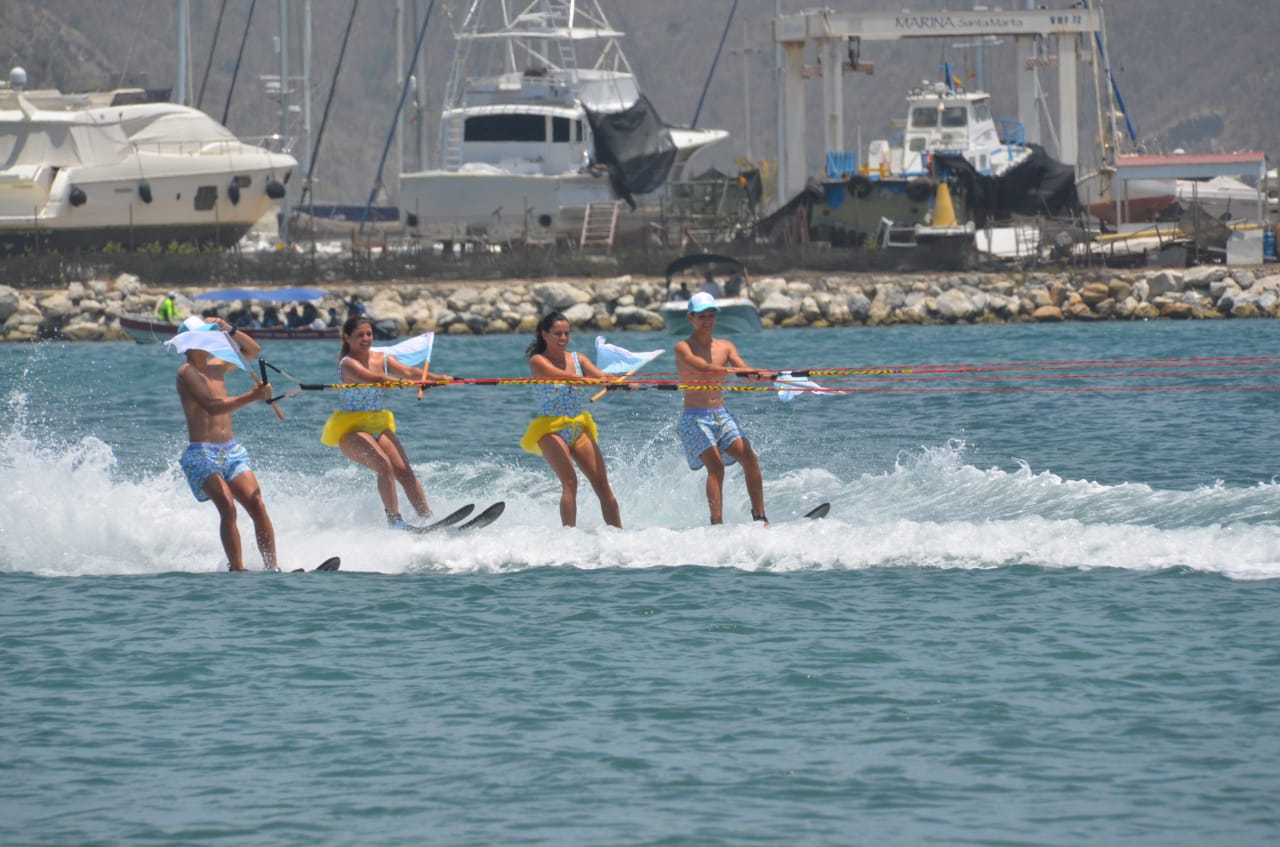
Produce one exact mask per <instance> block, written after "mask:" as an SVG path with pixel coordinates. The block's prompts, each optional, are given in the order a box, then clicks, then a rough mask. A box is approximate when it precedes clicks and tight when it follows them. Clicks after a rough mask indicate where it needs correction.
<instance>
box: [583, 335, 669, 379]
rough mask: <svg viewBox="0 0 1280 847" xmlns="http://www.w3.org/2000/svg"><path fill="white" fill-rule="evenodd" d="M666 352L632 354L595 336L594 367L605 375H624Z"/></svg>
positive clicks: (602, 337)
mask: <svg viewBox="0 0 1280 847" xmlns="http://www.w3.org/2000/svg"><path fill="white" fill-rule="evenodd" d="M665 352H667V351H666V350H649V351H647V352H644V353H632V352H631V351H630V350H626V349H624V348H622V347H619V346H618V345H616V344H610V343H608V342H607V341H605V340H604V336H603V335H597V336H596V367H598V368H599V369H600V370H602V371H604V372H605V373H607V374H625V373H630V372H631V371H634V370H636V369H638V368H640V367H642V366H644V365H646V364H648V363H649V362H652V361H653V360H654V359H656V358H658V357H659V356H661V355H662V354H663V353H665Z"/></svg>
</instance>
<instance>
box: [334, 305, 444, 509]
mask: <svg viewBox="0 0 1280 847" xmlns="http://www.w3.org/2000/svg"><path fill="white" fill-rule="evenodd" d="M372 347H373V321H372V320H371V319H370V318H369V317H368V316H367V315H363V314H357V315H353V316H351V317H349V318H347V320H346V323H344V324H343V325H342V353H341V354H340V355H339V357H338V378H339V381H341V382H344V383H364V384H367V385H368V387H365V388H344V389H342V390H340V391H339V392H338V410H337V411H335V412H334V413H333V414H332V415H330V416H329V420H328V421H327V422H326V423H325V425H324V431H323V432H322V433H321V435H320V440H321V441H322V442H323V443H325V444H327V445H328V446H330V447H339V448H341V450H342V452H343V454H344V455H345V456H346V457H347V458H348V459H350V460H351V461H353V462H355V463H356V464H358V465H363V466H364V467H366V468H369V469H370V470H371V471H373V472H374V473H375V474H377V476H378V496H379V497H381V498H382V508H383V509H384V510H385V511H386V514H387V526H389V527H390V528H391V529H404V528H405V527H406V526H407V524H406V523H405V521H404V518H402V517H401V516H400V505H399V499H398V496H397V494H396V483H397V482H399V483H400V486H401V487H402V488H404V493H405V496H407V497H408V498H409V502H410V503H411V504H413V508H414V511H416V512H417V513H418V515H419V516H420V517H423V518H429V517H431V507H430V506H428V505H427V495H426V493H425V492H423V490H422V483H420V482H419V481H418V478H417V477H416V476H414V473H413V468H412V467H411V466H410V464H409V457H408V455H407V454H406V453H405V450H404V445H403V444H401V443H400V439H399V438H397V437H396V419H395V415H393V414H392V413H391V411H390V410H388V409H386V408H384V405H383V401H384V398H385V392H386V389H384V388H380V387H378V385H377V384H378V383H395V382H399V381H402V380H421V379H424V378H425V377H426V375H427V373H428V368H429V363H428V366H426V367H424V368H423V369H422V370H421V371H418V370H417V369H416V368H411V367H409V366H408V365H405V364H403V363H402V362H400V361H399V360H397V359H396V358H395V357H394V356H391V355H388V354H385V353H378V352H375V351H374V350H372ZM431 376H432V377H433V378H435V379H441V380H448V379H452V377H449V376H446V375H444V374H431Z"/></svg>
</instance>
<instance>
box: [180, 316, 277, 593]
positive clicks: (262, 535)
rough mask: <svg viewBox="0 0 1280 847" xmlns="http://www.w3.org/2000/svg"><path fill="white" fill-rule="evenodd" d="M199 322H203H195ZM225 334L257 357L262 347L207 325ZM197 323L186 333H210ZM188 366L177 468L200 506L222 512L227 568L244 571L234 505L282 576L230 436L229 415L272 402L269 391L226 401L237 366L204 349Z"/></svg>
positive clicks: (242, 454)
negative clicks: (245, 515) (244, 515)
mask: <svg viewBox="0 0 1280 847" xmlns="http://www.w3.org/2000/svg"><path fill="white" fill-rule="evenodd" d="M189 320H191V321H197V322H199V321H201V320H202V319H201V318H191V319H189ZM208 320H209V322H210V323H211V324H214V325H216V326H217V327H218V329H221V330H223V331H225V332H227V333H229V336H230V338H231V341H232V342H233V343H234V344H236V346H237V347H239V348H240V351H241V353H242V354H243V356H244V357H246V358H253V357H254V356H256V355H258V353H259V351H260V350H261V347H260V346H259V345H258V342H256V341H254V340H253V339H252V338H250V337H249V336H248V334H246V333H244V332H240V331H238V330H237V329H236V328H235V327H233V326H232V325H231V324H229V323H227V322H226V321H224V320H223V319H222V318H218V317H214V318H209V319H208ZM203 326H204V325H203V324H199V323H197V324H196V325H195V326H189V327H188V328H187V329H186V331H187V332H202V331H209V330H205V329H204V328H203ZM186 357H187V361H186V362H185V363H184V364H183V365H182V366H181V367H179V368H178V397H179V398H180V399H181V400H182V411H183V414H185V415H186V418H187V440H188V442H189V443H188V444H187V449H186V450H184V451H183V453H182V458H181V459H180V461H179V464H180V465H181V467H182V473H183V474H184V475H185V476H186V478H187V484H188V485H189V486H190V487H191V493H192V494H194V495H195V498H196V500H198V501H200V502H205V501H207V500H212V501H213V504H214V505H215V506H217V507H218V535H219V536H220V537H221V539H222V549H223V551H225V552H226V554H227V566H228V568H229V569H230V570H233V571H243V570H244V569H245V568H244V555H243V554H242V552H241V548H240V530H239V528H238V527H237V524H236V503H239V504H240V505H241V506H243V507H244V510H245V511H246V512H248V514H249V517H250V519H251V520H252V521H253V535H254V538H255V539H256V540H257V543H258V552H259V553H261V554H262V564H263V566H264V567H265V568H266V569H267V570H278V569H279V565H278V564H277V559H276V535H275V528H274V527H273V526H272V525H271V518H270V516H268V514H267V506H266V503H265V502H264V501H263V499H262V490H261V489H260V488H259V487H258V480H257V478H256V477H255V476H254V474H253V468H252V467H250V462H249V451H248V450H246V449H245V448H244V447H243V446H242V445H241V444H239V443H238V442H237V441H236V439H235V435H234V434H233V433H232V431H231V414H232V412H235V411H236V410H237V409H242V408H244V407H245V406H247V405H249V404H250V403H253V402H256V401H258V400H270V399H271V386H270V385H269V384H267V383H260V384H258V385H256V386H255V387H254V388H252V389H250V390H249V391H246V392H244V393H243V394H239V395H237V396H235V397H229V396H228V395H227V383H226V374H227V372H228V371H230V370H232V369H234V368H235V367H236V366H235V365H233V364H232V363H230V362H227V361H224V360H222V359H219V358H217V357H215V356H214V355H213V354H211V353H209V352H207V351H205V350H200V349H189V350H187V351H186Z"/></svg>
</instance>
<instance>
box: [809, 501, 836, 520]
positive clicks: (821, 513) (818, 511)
mask: <svg viewBox="0 0 1280 847" xmlns="http://www.w3.org/2000/svg"><path fill="white" fill-rule="evenodd" d="M830 511H831V504H830V503H822V504H820V505H817V506H814V507H813V508H812V509H810V510H809V511H807V512H805V513H804V516H805V517H806V518H825V517H826V516H827V512H830Z"/></svg>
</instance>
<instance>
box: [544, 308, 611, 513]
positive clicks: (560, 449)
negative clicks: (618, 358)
mask: <svg viewBox="0 0 1280 847" xmlns="http://www.w3.org/2000/svg"><path fill="white" fill-rule="evenodd" d="M525 357H526V358H527V359H528V360H529V371H530V373H532V375H533V376H534V378H536V379H582V378H584V377H586V378H591V379H597V380H602V381H603V380H608V379H610V378H609V376H608V375H607V374H605V373H604V371H602V370H600V369H599V368H597V367H596V366H595V364H593V363H592V361H591V360H590V359H588V358H587V357H586V356H584V355H582V354H581V353H570V352H569V320H568V319H567V318H566V317H565V316H564V315H562V314H560V313H559V312H550V313H548V314H547V315H545V316H544V317H543V318H542V320H540V321H539V322H538V326H537V328H536V329H535V330H534V341H533V343H532V344H530V345H529V347H528V349H527V350H525ZM612 381H615V382H621V381H622V380H620V379H617V380H612ZM533 391H534V397H535V399H536V400H537V404H538V416H537V417H535V418H534V419H533V421H532V422H531V423H530V424H529V428H528V429H527V430H526V431H525V434H524V438H522V439H521V440H520V446H521V447H523V448H524V449H525V450H527V451H528V452H530V453H537V454H539V455H541V456H542V457H543V458H544V459H546V460H547V464H548V465H550V466H551V470H553V471H555V474H556V476H557V477H558V478H559V479H560V523H561V524H562V525H564V526H576V525H577V520H578V474H577V472H576V471H575V470H574V467H573V466H574V463H575V462H576V463H577V465H578V468H579V469H581V470H582V474H583V476H585V477H586V478H587V481H588V482H589V483H591V488H592V489H593V490H594V491H595V493H596V497H597V498H598V499H599V500H600V513H601V515H602V516H603V517H604V522H605V523H607V524H608V525H609V526H616V527H619V528H621V527H622V515H621V513H620V512H619V510H618V498H617V497H615V496H614V494H613V489H612V488H611V487H610V486H609V473H608V471H607V470H606V469H605V464H604V455H603V454H602V453H601V452H600V444H599V442H598V437H599V435H598V432H597V430H596V422H595V419H594V418H592V417H591V413H589V412H587V411H585V410H584V406H585V402H584V397H585V395H586V388H585V387H584V386H582V385H570V384H567V383H559V384H551V385H535V386H534V387H533Z"/></svg>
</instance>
